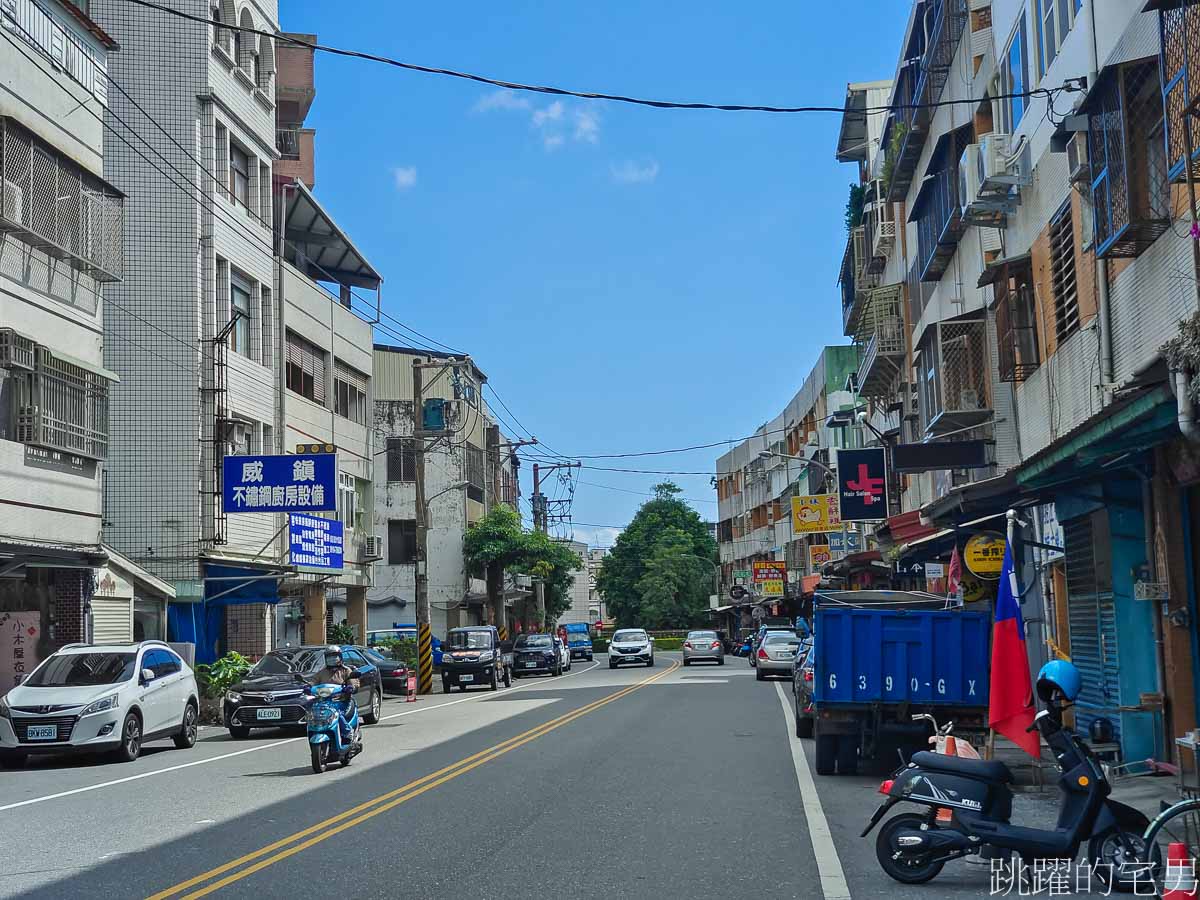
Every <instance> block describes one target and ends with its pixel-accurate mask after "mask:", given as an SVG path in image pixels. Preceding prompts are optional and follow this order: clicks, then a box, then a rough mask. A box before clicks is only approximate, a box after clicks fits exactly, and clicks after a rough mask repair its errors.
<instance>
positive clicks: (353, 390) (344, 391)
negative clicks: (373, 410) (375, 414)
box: [333, 359, 369, 425]
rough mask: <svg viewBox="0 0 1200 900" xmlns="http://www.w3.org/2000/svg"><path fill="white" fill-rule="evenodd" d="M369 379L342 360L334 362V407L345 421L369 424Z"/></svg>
mask: <svg viewBox="0 0 1200 900" xmlns="http://www.w3.org/2000/svg"><path fill="white" fill-rule="evenodd" d="M368 381H369V378H368V377H367V376H366V375H365V374H363V373H362V372H360V371H358V370H357V369H355V368H354V367H352V366H348V365H346V364H345V363H344V362H342V361H341V360H340V359H335V360H334V365H333V389H334V407H333V411H334V412H336V413H337V414H338V415H339V416H341V417H342V418H343V419H349V420H350V421H351V422H357V423H358V424H360V425H365V424H366V422H367V383H368Z"/></svg>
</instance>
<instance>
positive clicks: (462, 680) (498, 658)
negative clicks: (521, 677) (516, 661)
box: [442, 625, 512, 694]
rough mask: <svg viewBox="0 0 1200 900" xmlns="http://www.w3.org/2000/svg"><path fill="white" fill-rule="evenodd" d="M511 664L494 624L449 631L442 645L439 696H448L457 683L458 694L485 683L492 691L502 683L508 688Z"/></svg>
mask: <svg viewBox="0 0 1200 900" xmlns="http://www.w3.org/2000/svg"><path fill="white" fill-rule="evenodd" d="M511 662H512V656H511V654H510V653H508V652H506V649H505V647H504V646H503V645H501V643H500V632H498V631H497V630H496V628H495V626H494V625H469V626H467V627H465V628H451V629H450V631H449V632H447V634H446V640H445V641H444V642H443V643H442V693H444V694H448V693H450V688H451V687H452V686H453V685H456V684H457V685H458V689H459V690H460V691H465V690H466V689H467V685H473V684H485V685H487V686H488V687H490V688H491V689H492V690H493V691H494V690H497V689H498V688H499V687H500V683H501V682H503V683H504V686H505V687H508V686H509V685H511V684H512V668H511V666H510V664H511Z"/></svg>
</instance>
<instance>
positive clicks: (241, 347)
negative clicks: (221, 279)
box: [229, 272, 253, 356]
mask: <svg viewBox="0 0 1200 900" xmlns="http://www.w3.org/2000/svg"><path fill="white" fill-rule="evenodd" d="M252 291H253V287H252V286H251V284H250V282H249V281H247V280H246V279H245V278H244V277H242V276H241V275H239V274H238V273H237V272H234V273H233V274H232V275H231V276H230V279H229V306H230V309H229V315H230V317H234V316H236V317H237V321H236V322H234V323H233V330H232V331H230V333H229V349H230V350H232V351H233V352H234V353H240V354H241V355H242V356H250V355H251V349H250V322H251V316H250V295H251V293H252Z"/></svg>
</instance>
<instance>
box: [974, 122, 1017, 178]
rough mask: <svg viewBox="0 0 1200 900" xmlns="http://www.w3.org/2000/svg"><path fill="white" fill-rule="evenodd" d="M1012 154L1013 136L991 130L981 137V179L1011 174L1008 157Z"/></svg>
mask: <svg viewBox="0 0 1200 900" xmlns="http://www.w3.org/2000/svg"><path fill="white" fill-rule="evenodd" d="M1011 155H1012V136H1011V135H1008V134H1000V133H998V132H991V133H990V134H985V135H983V136H982V137H980V138H979V168H980V174H981V176H982V177H981V178H980V181H981V182H982V183H983V184H984V185H986V183H987V181H988V179H990V178H998V177H1001V176H1004V175H1007V174H1009V171H1008V170H1009V166H1008V158H1009V157H1010V156H1011Z"/></svg>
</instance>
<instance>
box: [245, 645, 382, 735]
mask: <svg viewBox="0 0 1200 900" xmlns="http://www.w3.org/2000/svg"><path fill="white" fill-rule="evenodd" d="M326 649H327V648H326V645H325V644H320V645H314V646H305V647H281V648H280V649H278V650H272V651H271V652H270V653H268V654H267V655H266V656H264V657H263V658H262V659H260V660H259V661H258V662H256V663H255V664H254V666H253V668H251V669H250V671H249V672H247V673H246V677H245V678H243V679H242V680H241V681H239V682H238V683H237V684H235V685H233V686H232V687H231V688H230V689H229V690H228V691H227V692H226V693H225V699H224V702H223V707H224V719H225V727H226V728H228V729H229V733H230V734H231V735H232V736H233V737H235V738H244V737H248V736H249V734H250V729H252V728H278V727H280V726H281V725H300V724H302V723H303V722H304V717H305V716H306V715H307V714H308V707H309V705H310V704H311V703H312V697H310V696H308V694H306V693H305V691H304V688H305V686H306V685H308V684H310V683H311V679H312V676H313V675H315V674H316V673H317V672H319V671H321V669H322V668H323V667H324V666H325V650H326ZM365 649H366V648H365V647H351V646H343V647H342V648H341V650H342V659H343V661H344V662H345V663H346V665H348V666H349V667H350V668H352V669H356V670H358V672H359V673H360V674H359V683H360V686H359V689H358V691H356V692H355V694H354V701H355V702H356V703H357V704H358V709H359V715H361V716H362V719H363V721H364V722H366V723H367V724H368V725H374V724H375V723H376V722H378V721H379V714H380V711H381V710H382V708H383V683H382V681H381V680H380V675H379V669H378V668H376V666H375V665H374V664H373V663H372V662H371V661H370V660H368V659H367V657H366V656H365V655H364V654H363V651H364V650H365Z"/></svg>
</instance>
